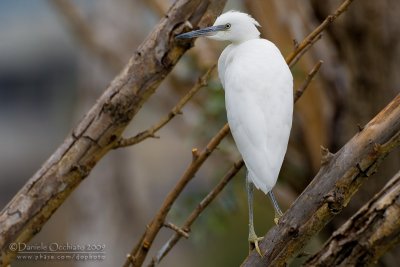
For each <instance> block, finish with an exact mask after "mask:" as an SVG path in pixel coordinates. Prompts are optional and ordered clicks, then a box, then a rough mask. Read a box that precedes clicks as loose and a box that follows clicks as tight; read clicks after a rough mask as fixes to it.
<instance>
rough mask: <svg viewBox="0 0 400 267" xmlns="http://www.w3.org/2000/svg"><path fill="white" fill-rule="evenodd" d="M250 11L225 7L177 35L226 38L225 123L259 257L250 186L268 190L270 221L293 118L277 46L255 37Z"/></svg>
mask: <svg viewBox="0 0 400 267" xmlns="http://www.w3.org/2000/svg"><path fill="white" fill-rule="evenodd" d="M257 26H258V27H259V26H260V24H259V23H258V22H257V21H256V20H255V19H254V18H252V17H251V16H250V15H248V14H245V13H241V12H238V11H229V12H226V13H224V14H222V15H220V16H219V17H218V18H217V19H216V21H215V23H214V25H213V26H211V27H208V28H204V29H200V30H196V31H191V32H188V33H184V34H180V35H178V36H177V38H178V39H183V38H193V37H199V36H207V37H208V38H210V39H214V40H220V41H229V42H230V43H231V44H229V45H228V46H227V47H226V48H225V49H224V51H223V52H222V54H221V56H220V57H219V59H218V73H219V78H220V80H221V83H222V86H223V88H224V89H225V105H226V111H227V117H228V123H229V126H230V129H231V132H232V135H233V138H234V140H235V143H236V146H237V148H238V150H239V152H240V153H241V155H242V157H243V160H244V162H245V164H246V167H247V170H248V172H247V178H246V181H247V183H246V184H247V192H248V205H249V242H250V243H251V244H254V246H255V248H256V250H257V251H258V253H259V254H260V255H262V254H261V251H260V249H259V246H258V241H259V240H260V239H261V238H258V237H257V235H256V234H255V231H254V226H253V184H254V185H255V186H256V187H257V188H258V189H260V190H262V191H263V192H264V193H265V194H268V195H269V196H270V198H271V200H272V203H273V205H274V208H275V222H276V223H277V220H278V219H279V217H280V216H282V212H281V210H280V208H279V206H278V204H277V202H276V200H275V197H274V195H273V193H272V188H273V187H274V186H275V183H276V180H277V178H278V175H279V171H280V169H281V166H282V162H283V159H284V157H285V153H286V150H287V146H288V141H289V135H290V129H291V127H292V117H293V76H292V74H291V72H290V69H289V67H288V65H287V64H286V62H285V59H284V58H283V56H282V54H281V52H280V51H279V49H278V48H277V47H276V46H275V45H274V44H273V43H272V42H270V41H268V40H265V39H261V38H260V32H259V31H258V29H257Z"/></svg>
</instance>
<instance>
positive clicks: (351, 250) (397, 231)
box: [305, 172, 400, 267]
mask: <svg viewBox="0 0 400 267" xmlns="http://www.w3.org/2000/svg"><path fill="white" fill-rule="evenodd" d="M399 203H400V172H398V173H397V174H395V175H394V176H393V178H392V179H391V180H390V181H389V182H388V183H387V184H386V185H385V187H384V188H383V189H382V190H381V191H380V192H379V193H378V194H376V195H375V196H374V197H373V198H372V199H371V200H370V201H369V202H368V203H367V204H365V205H364V206H363V207H362V208H361V209H360V210H359V211H358V212H357V213H356V214H355V215H353V216H352V217H351V218H350V219H349V220H348V221H347V222H346V223H345V224H344V225H343V226H342V227H340V228H339V229H338V230H337V231H336V232H335V233H333V235H332V236H331V237H330V238H329V240H328V241H327V242H326V243H325V245H324V247H323V248H322V249H321V250H320V251H319V252H318V253H317V254H315V255H314V256H312V257H311V258H310V259H309V260H307V261H306V263H305V265H306V266H321V267H322V266H339V265H340V266H370V265H371V264H372V263H375V262H376V261H377V260H378V259H379V258H380V257H381V256H382V255H383V254H384V253H385V252H386V251H388V250H389V249H390V248H392V247H393V246H394V245H395V244H398V243H400V223H399V218H400V205H399Z"/></svg>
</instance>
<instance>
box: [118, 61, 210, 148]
mask: <svg viewBox="0 0 400 267" xmlns="http://www.w3.org/2000/svg"><path fill="white" fill-rule="evenodd" d="M214 69H215V65H214V66H212V67H210V68H209V69H208V70H207V71H206V73H205V74H204V75H203V76H202V77H200V78H199V79H198V80H197V82H196V84H195V85H194V86H193V87H192V89H190V91H189V92H187V94H186V95H184V96H183V97H182V98H181V99H180V100H179V102H178V103H177V104H176V105H175V106H174V107H173V108H172V109H171V111H170V112H169V113H168V114H167V115H166V116H165V117H164V118H162V119H161V120H160V121H159V122H158V123H156V124H155V125H153V126H151V127H150V128H149V129H147V130H145V131H143V132H140V133H138V134H136V135H135V136H133V137H130V138H126V139H125V138H121V139H119V141H118V142H116V143H115V146H114V147H113V148H114V149H115V148H120V147H126V146H132V145H136V144H137V143H140V142H142V141H143V140H145V139H147V138H150V137H153V138H157V137H156V136H155V133H156V132H158V131H159V130H160V129H161V128H162V127H164V126H165V125H166V124H167V123H168V122H170V121H171V120H172V119H173V118H174V117H175V116H176V115H178V114H181V110H182V108H183V107H184V106H185V105H186V104H187V103H188V102H189V101H190V100H191V99H192V97H193V96H194V95H195V94H196V93H197V92H198V91H199V90H200V89H201V88H203V87H205V86H207V81H208V79H209V77H210V75H211V72H212V71H213V70H214Z"/></svg>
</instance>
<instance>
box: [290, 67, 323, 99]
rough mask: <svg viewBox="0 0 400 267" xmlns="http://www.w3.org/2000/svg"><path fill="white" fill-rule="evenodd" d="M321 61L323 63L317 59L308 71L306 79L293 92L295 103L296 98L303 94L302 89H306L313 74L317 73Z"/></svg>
mask: <svg viewBox="0 0 400 267" xmlns="http://www.w3.org/2000/svg"><path fill="white" fill-rule="evenodd" d="M322 63H324V62H323V61H322V60H320V61H318V62H317V64H315V65H314V67H313V68H312V69H311V71H310V72H309V73H308V75H307V77H306V79H305V80H304V82H303V83H302V84H301V86H300V87H299V88H298V89H297V90H296V91H295V92H294V102H295V103H296V102H297V100H298V99H299V98H300V97H301V96H302V95H303V93H304V91H305V90H306V89H307V87H308V86H309V85H310V83H311V81H312V80H313V78H314V76H315V75H316V74H317V73H318V71H319V69H320V68H321V66H322Z"/></svg>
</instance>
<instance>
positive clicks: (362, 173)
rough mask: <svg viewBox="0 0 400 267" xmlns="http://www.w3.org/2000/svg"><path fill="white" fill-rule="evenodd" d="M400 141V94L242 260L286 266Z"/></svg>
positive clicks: (333, 158) (331, 161)
mask: <svg viewBox="0 0 400 267" xmlns="http://www.w3.org/2000/svg"><path fill="white" fill-rule="evenodd" d="M399 144H400V95H398V96H397V97H396V98H395V99H394V100H393V101H392V102H391V103H390V104H389V105H388V106H387V107H386V108H385V109H383V110H382V111H381V112H380V113H379V114H378V115H377V116H376V117H375V118H374V119H372V120H371V121H370V122H369V123H368V124H367V125H366V126H365V128H364V129H363V130H362V131H361V132H359V133H357V134H356V135H355V136H354V137H353V138H352V139H351V140H350V141H349V142H348V143H347V144H346V145H345V146H344V147H342V149H340V150H339V151H338V152H337V153H336V154H334V155H331V157H329V159H328V158H327V160H326V161H325V163H324V164H323V165H322V166H321V169H320V170H319V172H318V174H317V175H316V176H315V178H314V179H313V181H312V182H311V183H310V184H309V186H308V187H307V188H306V189H305V190H304V191H303V193H302V194H301V195H300V196H299V197H298V199H297V200H296V201H295V202H294V203H293V205H292V206H291V208H290V209H289V210H288V211H287V212H286V213H285V214H284V216H283V217H282V218H281V219H280V221H279V224H278V225H277V226H276V227H274V228H272V229H271V230H270V231H269V232H268V233H267V234H266V235H265V236H264V239H263V241H262V242H261V244H260V248H261V250H262V251H265V255H264V256H263V257H262V258H261V257H260V256H259V255H258V254H257V252H254V251H253V252H252V253H251V254H250V255H249V256H248V257H247V259H246V260H245V261H244V262H243V264H242V266H284V265H285V264H286V263H287V262H288V261H289V259H290V258H291V257H292V256H293V255H294V254H295V253H296V252H298V251H299V250H300V249H301V248H303V247H304V245H305V244H306V242H307V241H308V240H309V239H310V238H311V237H312V236H313V235H314V234H316V233H317V232H319V231H320V230H321V229H322V228H323V227H324V226H325V225H326V224H327V223H328V222H329V221H330V220H331V219H332V218H333V217H334V216H335V215H336V214H337V213H339V212H340V211H341V210H342V208H343V207H345V206H346V205H347V203H348V202H349V201H350V199H351V197H352V196H353V194H354V193H355V192H356V191H357V190H358V188H359V187H360V186H361V184H362V183H363V182H364V181H365V178H366V177H368V176H370V175H371V174H373V173H374V172H375V171H376V169H377V167H378V165H379V164H380V162H381V161H382V160H383V159H384V158H385V157H386V156H387V155H388V154H389V153H390V152H391V151H392V150H393V149H394V148H395V147H397V146H399Z"/></svg>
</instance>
